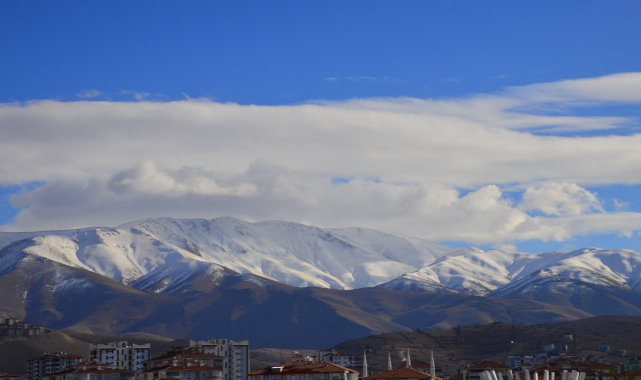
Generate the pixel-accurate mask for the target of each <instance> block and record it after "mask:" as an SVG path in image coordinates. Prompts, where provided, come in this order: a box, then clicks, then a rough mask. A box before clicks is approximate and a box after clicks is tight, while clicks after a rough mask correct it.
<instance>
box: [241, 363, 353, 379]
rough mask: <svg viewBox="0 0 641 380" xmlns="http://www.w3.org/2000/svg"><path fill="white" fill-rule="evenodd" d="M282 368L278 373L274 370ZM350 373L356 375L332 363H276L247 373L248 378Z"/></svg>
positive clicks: (348, 369) (350, 370)
mask: <svg viewBox="0 0 641 380" xmlns="http://www.w3.org/2000/svg"><path fill="white" fill-rule="evenodd" d="M278 367H283V368H282V370H281V371H280V372H279V371H278V370H276V369H275V368H278ZM345 372H352V373H358V371H355V370H353V369H350V368H345V367H342V366H339V365H336V364H333V363H328V362H322V361H309V362H307V361H305V362H286V363H278V364H274V365H272V366H269V367H265V368H262V369H259V370H256V371H253V372H250V373H249V376H262V375H271V374H273V373H280V374H284V375H305V374H313V373H345Z"/></svg>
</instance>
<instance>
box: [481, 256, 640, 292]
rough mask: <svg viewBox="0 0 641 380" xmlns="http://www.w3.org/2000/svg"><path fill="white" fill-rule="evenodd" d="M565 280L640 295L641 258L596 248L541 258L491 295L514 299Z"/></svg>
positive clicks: (531, 262)
mask: <svg viewBox="0 0 641 380" xmlns="http://www.w3.org/2000/svg"><path fill="white" fill-rule="evenodd" d="M567 280H575V281H580V282H583V283H588V284H594V285H599V286H604V287H609V288H618V289H631V290H636V291H641V254H639V253H638V252H635V251H631V250H627V249H615V250H606V249H599V248H586V249H580V250H577V251H573V252H550V253H546V254H542V255H540V257H539V259H538V260H531V261H530V262H529V263H527V265H524V267H523V268H522V270H521V272H520V276H519V277H518V278H517V279H515V280H514V281H512V282H511V283H509V284H507V285H505V286H503V287H501V288H498V289H497V290H496V291H494V292H492V293H491V294H490V295H491V296H493V297H508V296H509V297H514V296H516V295H517V294H526V293H528V292H530V291H532V289H533V288H534V287H536V286H543V285H545V286H546V287H553V286H555V281H556V282H558V283H559V284H561V283H566V282H567ZM559 286H560V285H559Z"/></svg>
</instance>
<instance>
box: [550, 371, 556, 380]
mask: <svg viewBox="0 0 641 380" xmlns="http://www.w3.org/2000/svg"><path fill="white" fill-rule="evenodd" d="M554 375H555V373H554V372H551V373H550V380H554Z"/></svg>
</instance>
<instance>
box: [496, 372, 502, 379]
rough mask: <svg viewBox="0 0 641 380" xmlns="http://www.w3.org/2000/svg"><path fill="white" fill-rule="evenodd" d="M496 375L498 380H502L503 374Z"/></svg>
mask: <svg viewBox="0 0 641 380" xmlns="http://www.w3.org/2000/svg"><path fill="white" fill-rule="evenodd" d="M497 375H498V377H499V380H503V373H501V372H499V373H497Z"/></svg>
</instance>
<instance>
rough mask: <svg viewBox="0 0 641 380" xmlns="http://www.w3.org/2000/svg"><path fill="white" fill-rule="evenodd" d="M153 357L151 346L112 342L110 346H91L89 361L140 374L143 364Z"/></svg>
mask: <svg viewBox="0 0 641 380" xmlns="http://www.w3.org/2000/svg"><path fill="white" fill-rule="evenodd" d="M150 356H151V345H150V344H149V343H147V344H132V345H129V344H128V343H127V342H111V343H109V344H97V345H93V344H91V345H89V361H90V362H91V361H95V362H98V363H104V364H110V365H113V366H116V367H118V368H121V369H125V370H130V371H135V372H140V371H142V370H143V369H144V366H143V364H142V363H143V362H144V361H145V360H149V357H150Z"/></svg>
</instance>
